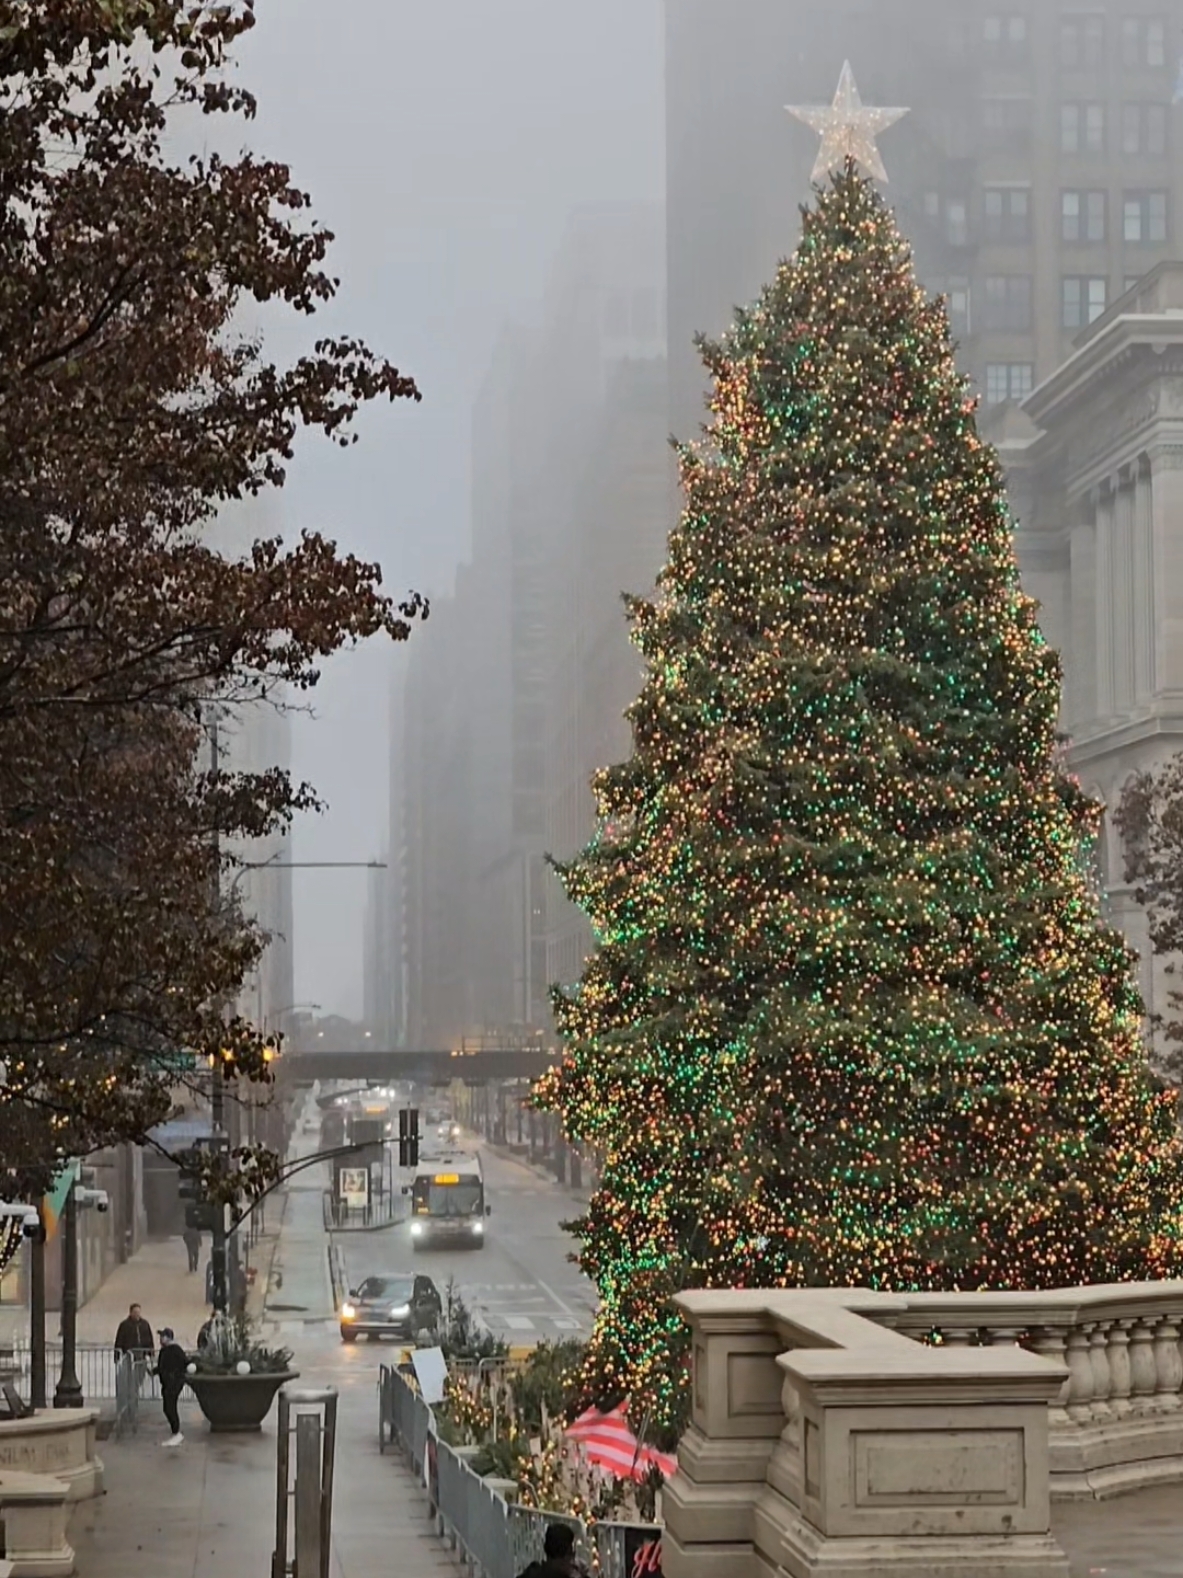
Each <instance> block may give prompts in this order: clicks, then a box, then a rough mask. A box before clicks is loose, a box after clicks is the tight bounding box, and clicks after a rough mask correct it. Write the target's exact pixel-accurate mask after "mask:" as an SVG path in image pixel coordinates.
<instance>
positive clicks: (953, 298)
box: [943, 275, 973, 340]
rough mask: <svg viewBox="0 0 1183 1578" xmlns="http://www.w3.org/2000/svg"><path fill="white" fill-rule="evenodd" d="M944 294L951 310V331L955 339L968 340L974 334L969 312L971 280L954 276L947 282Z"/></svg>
mask: <svg viewBox="0 0 1183 1578" xmlns="http://www.w3.org/2000/svg"><path fill="white" fill-rule="evenodd" d="M943 294H944V297H945V301H946V303H947V305H948V310H949V329H950V331H951V332H952V334H953V337H954V339H957V340H964V339H966V338H968V336H969V335H970V334H971V333H972V332H973V327H972V319H971V315H970V310H969V280H968V279H964V278H961V277H958V276H956V275H954V276H953V277H952V278H951V279H949V280H947V281H946V282H945V286H944V290H943Z"/></svg>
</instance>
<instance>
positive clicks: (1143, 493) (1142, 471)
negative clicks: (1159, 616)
mask: <svg viewBox="0 0 1183 1578" xmlns="http://www.w3.org/2000/svg"><path fill="white" fill-rule="evenodd" d="M1154 576H1155V569H1154V482H1153V478H1152V475H1151V471H1150V465H1149V462H1148V461H1147V459H1146V457H1145V456H1144V455H1139V457H1138V460H1137V462H1136V463H1135V466H1134V692H1135V699H1136V700H1137V701H1138V703H1139V704H1142V705H1144V704H1145V703H1146V702H1148V701H1149V700H1150V699H1151V697H1152V696H1153V695H1154V690H1155V672H1154V645H1155V634H1156V624H1155V611H1154Z"/></svg>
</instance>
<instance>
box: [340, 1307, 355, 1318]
mask: <svg viewBox="0 0 1183 1578" xmlns="http://www.w3.org/2000/svg"><path fill="white" fill-rule="evenodd" d="M356 1314H357V1311H356V1310H355V1309H354V1307H353V1305H352V1304H342V1306H341V1319H342V1320H352V1319H353V1318H354V1316H355V1315H356Z"/></svg>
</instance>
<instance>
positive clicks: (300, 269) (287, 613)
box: [0, 0, 427, 1195]
mask: <svg viewBox="0 0 1183 1578" xmlns="http://www.w3.org/2000/svg"><path fill="white" fill-rule="evenodd" d="M253 25H254V8H253V0H235V3H233V4H219V5H207V4H200V3H192V0H190V3H188V4H185V5H181V4H177V3H175V0H0V1057H2V1058H3V1059H4V1061H5V1063H6V1065H7V1080H6V1083H5V1084H4V1085H3V1087H2V1088H0V1169H3V1171H4V1182H3V1184H2V1186H0V1187H2V1192H3V1193H6V1194H8V1195H16V1194H21V1195H31V1194H34V1193H36V1192H37V1191H38V1190H40V1189H42V1188H44V1187H45V1185H46V1183H47V1182H48V1180H49V1178H50V1177H51V1176H52V1174H53V1172H54V1171H55V1169H56V1167H57V1165H58V1164H59V1162H60V1160H61V1159H62V1158H64V1157H67V1156H73V1155H83V1154H86V1153H88V1152H90V1151H92V1150H94V1149H96V1148H98V1147H100V1146H103V1145H107V1144H111V1143H115V1142H117V1141H121V1140H139V1139H141V1138H142V1137H143V1136H144V1135H145V1134H146V1132H147V1130H148V1129H149V1128H150V1127H151V1126H152V1125H153V1124H155V1123H157V1122H159V1121H160V1120H161V1119H163V1118H164V1117H166V1116H167V1114H168V1112H169V1110H170V1107H171V1105H172V1101H173V1094H172V1093H173V1086H174V1077H175V1076H174V1067H175V1062H176V1053H177V1052H178V1050H179V1049H187V1050H189V1051H191V1052H194V1053H197V1054H198V1055H202V1054H212V1053H215V1052H218V1051H220V1050H221V1049H223V1048H225V1047H226V1046H227V1045H228V1044H229V1045H230V1046H231V1047H232V1049H233V1052H234V1057H235V1066H236V1068H237V1069H238V1070H239V1071H240V1072H241V1074H242V1075H243V1077H245V1078H265V1077H266V1065H265V1061H264V1058H263V1040H262V1036H261V1032H260V1030H259V1029H258V1027H254V1026H251V1025H249V1024H246V1023H243V1022H239V1021H235V1022H234V1023H232V1024H230V1025H227V1024H226V1022H225V1013H224V1007H223V1005H224V1004H226V1003H227V1002H229V1001H232V1000H233V999H234V997H235V996H236V995H237V992H238V990H239V988H240V986H241V983H242V981H243V980H244V978H245V976H246V974H247V973H248V972H249V970H250V969H251V968H252V967H253V965H254V964H255V963H256V961H257V960H258V958H259V955H260V953H261V951H262V949H263V947H264V946H265V943H266V938H265V937H264V936H263V935H262V934H261V933H260V931H259V929H258V927H257V925H256V924H255V923H254V922H252V921H251V920H250V918H249V917H246V916H243V915H241V914H238V913H235V912H234V910H233V909H232V907H231V906H230V905H229V904H228V903H227V902H226V900H225V899H224V897H223V896H222V895H223V893H224V889H225V884H224V883H223V882H222V880H221V878H222V875H223V872H224V868H225V866H226V864H227V863H228V862H229V861H230V859H231V857H230V856H229V855H228V854H227V853H226V851H227V849H228V847H231V846H232V844H233V842H234V841H235V840H242V839H244V838H251V837H259V836H263V835H266V834H268V833H270V832H273V831H274V830H276V829H279V828H282V827H283V826H285V825H286V824H287V823H288V822H289V821H290V818H291V817H292V815H293V814H294V812H295V811H297V810H298V809H300V808H302V807H304V806H308V805H311V804H313V803H314V796H313V794H312V791H311V790H310V789H308V788H307V787H306V786H302V785H298V784H295V783H293V782H292V781H291V780H290V778H289V777H288V775H287V774H286V773H284V772H282V771H279V770H274V771H270V772H266V773H262V774H242V773H239V774H219V775H215V774H212V773H210V772H209V771H208V766H207V764H208V760H209V758H208V753H207V749H206V745H205V743H204V735H205V728H206V723H205V720H206V719H207V717H208V716H209V713H210V709H211V708H213V707H219V708H222V709H227V708H229V709H233V707H234V706H235V705H236V704H240V703H242V702H244V701H257V700H258V699H259V698H266V697H268V696H272V695H274V694H275V693H276V692H277V691H278V690H280V689H282V688H287V689H291V690H295V691H305V690H307V689H308V688H309V687H310V686H312V685H314V684H315V683H316V680H317V677H318V671H319V665H320V664H321V662H322V661H323V660H324V659H325V658H326V657H328V656H329V655H330V654H332V653H333V652H335V651H336V650H338V649H339V648H340V647H341V646H342V645H344V644H347V643H350V642H352V641H355V640H360V639H364V638H366V637H368V636H371V635H375V634H380V633H385V634H386V635H387V636H388V637H391V638H393V639H395V640H404V639H406V637H407V636H408V635H409V634H410V631H411V628H412V625H413V624H414V623H415V622H416V621H418V620H420V619H421V618H423V617H425V616H426V612H427V609H426V605H425V604H424V603H423V602H422V600H421V599H420V598H418V597H417V596H416V595H413V594H412V595H409V596H408V597H407V598H406V599H405V600H403V601H401V602H397V603H396V602H392V600H391V599H390V598H389V597H388V596H387V595H386V594H385V593H384V592H383V591H382V584H381V574H380V571H379V569H378V567H377V566H376V565H372V564H366V563H363V562H360V561H358V560H357V559H355V558H353V557H352V556H348V555H343V554H341V553H339V552H338V551H337V548H336V546H335V544H334V543H333V542H332V541H330V540H327V539H326V538H324V537H322V536H320V535H317V534H305V535H304V536H303V537H302V538H301V539H300V540H299V541H298V542H296V543H294V544H291V545H288V544H285V543H283V542H282V541H281V540H279V539H278V538H273V539H269V540H265V541H260V542H256V543H255V545H254V547H253V549H252V550H251V551H250V552H249V553H248V554H246V555H245V556H244V557H242V558H238V559H236V558H232V557H230V556H227V555H225V554H222V553H219V552H218V551H217V550H216V549H215V548H214V547H213V546H211V545H210V541H209V531H208V528H209V526H210V524H211V523H212V521H213V520H214V519H215V517H216V516H217V515H218V513H219V511H220V510H222V509H223V508H225V507H226V506H227V505H230V504H232V503H233V501H237V500H242V499H245V498H249V497H251V496H254V495H257V494H259V493H260V492H262V491H263V490H265V489H269V488H273V487H279V486H282V484H283V481H284V476H285V469H286V466H287V464H288V462H289V460H290V458H291V455H292V449H293V443H294V441H295V439H296V436H297V434H298V432H299V431H300V430H301V429H302V428H312V429H319V430H320V432H321V433H322V434H324V435H327V437H328V438H329V439H330V440H331V441H333V442H335V443H338V444H341V445H348V444H350V443H351V442H353V441H354V435H353V432H352V421H353V418H354V416H355V415H356V413H357V412H358V410H359V409H360V407H361V406H362V405H363V404H365V403H367V402H370V401H373V400H379V399H387V400H390V401H395V400H404V399H415V400H417V399H418V398H419V394H418V391H417V389H416V387H415V385H414V383H413V382H412V380H411V379H409V378H407V377H405V376H404V375H403V374H401V373H400V372H399V371H398V369H397V368H395V367H394V366H392V365H391V364H390V363H389V362H388V361H386V360H384V359H383V358H382V357H380V356H378V355H376V354H374V353H373V352H371V351H370V350H369V349H368V348H367V347H366V346H365V345H364V344H362V343H361V342H360V341H357V340H353V339H321V340H319V341H317V342H316V343H315V345H314V347H313V349H312V350H311V351H310V352H309V353H308V354H307V355H305V356H302V357H300V358H299V359H297V360H296V361H295V362H294V363H293V364H292V365H291V366H287V367H280V366H276V365H274V364H273V363H272V362H270V361H269V360H268V359H267V357H266V355H265V354H264V350H263V346H262V344H261V343H260V342H259V340H258V339H257V338H252V337H250V336H248V335H246V334H244V333H243V332H242V330H241V328H240V327H239V325H240V324H241V321H242V308H243V305H244V304H246V303H263V304H266V303H270V304H272V310H274V309H275V307H276V306H277V305H278V306H283V307H286V308H287V309H289V310H290V311H291V312H294V313H297V314H303V315H311V314H313V313H315V311H316V310H317V309H318V307H320V306H322V305H323V304H324V303H326V302H328V301H329V300H331V298H332V297H333V295H334V292H335V289H336V283H337V282H336V281H335V280H334V279H333V278H332V277H331V275H330V274H329V273H327V272H326V269H325V261H326V255H327V252H328V248H329V245H330V242H331V240H332V237H331V235H330V234H329V232H327V231H325V230H324V229H322V228H321V227H319V226H318V225H317V224H316V223H315V221H313V220H312V219H311V218H310V217H309V212H308V210H309V199H308V197H307V196H306V195H305V194H304V193H303V192H301V191H300V190H299V189H298V188H297V187H296V186H294V185H293V184H292V180H291V177H290V174H289V171H288V170H287V168H286V167H285V166H284V165H282V164H279V163H274V162H270V161H267V160H264V159H260V158H257V157H255V156H253V155H251V154H242V155H240V156H238V157H236V158H233V159H227V158H224V157H222V156H219V155H217V154H205V155H201V156H198V155H194V156H192V157H188V158H178V157H176V156H175V155H174V154H173V153H171V151H170V150H171V149H172V148H173V147H174V144H175V143H176V141H177V134H176V133H175V132H174V129H173V128H174V126H175V125H176V123H177V121H178V119H179V120H180V122H181V127H182V132H183V130H184V126H185V124H186V123H188V124H189V125H192V122H193V118H195V117H199V116H214V117H229V118H231V119H233V118H238V119H239V120H249V119H250V118H251V117H252V116H253V113H254V101H253V99H252V98H251V96H250V94H249V93H248V92H247V91H246V90H245V89H244V88H243V87H241V86H240V85H239V84H238V83H237V82H236V81H235V79H234V75H233V62H232V51H233V47H234V45H235V43H236V41H237V40H238V39H239V38H240V37H241V36H242V35H243V34H244V33H245V32H246V31H247V30H248V29H249V28H250V27H251V26H253ZM274 25H283V23H282V18H281V17H279V16H278V15H276V17H275V18H274Z"/></svg>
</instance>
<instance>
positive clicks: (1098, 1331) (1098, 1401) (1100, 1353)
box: [1085, 1320, 1117, 1424]
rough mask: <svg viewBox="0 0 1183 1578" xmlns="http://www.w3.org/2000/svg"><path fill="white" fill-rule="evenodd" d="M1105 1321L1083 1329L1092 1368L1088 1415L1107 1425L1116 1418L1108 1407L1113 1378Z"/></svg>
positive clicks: (1107, 1322)
mask: <svg viewBox="0 0 1183 1578" xmlns="http://www.w3.org/2000/svg"><path fill="white" fill-rule="evenodd" d="M1111 1324H1112V1322H1110V1321H1107V1320H1100V1321H1091V1322H1090V1323H1089V1325H1088V1326H1087V1327H1086V1328H1085V1330H1086V1331H1087V1332H1088V1338H1089V1362H1090V1363H1091V1365H1092V1368H1093V1397H1092V1402H1091V1403H1090V1404H1089V1413H1090V1414H1091V1415H1092V1417H1093V1418H1094V1419H1095V1420H1097V1421H1098V1423H1100V1424H1107V1423H1109V1422H1110V1421H1111V1420H1113V1419H1115V1418H1116V1417H1117V1416H1116V1415H1115V1414H1114V1412H1113V1409H1112V1407H1111V1406H1110V1403H1109V1399H1110V1398H1111V1397H1112V1395H1113V1377H1112V1375H1111V1374H1110V1371H1109V1328H1110V1326H1111Z"/></svg>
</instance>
